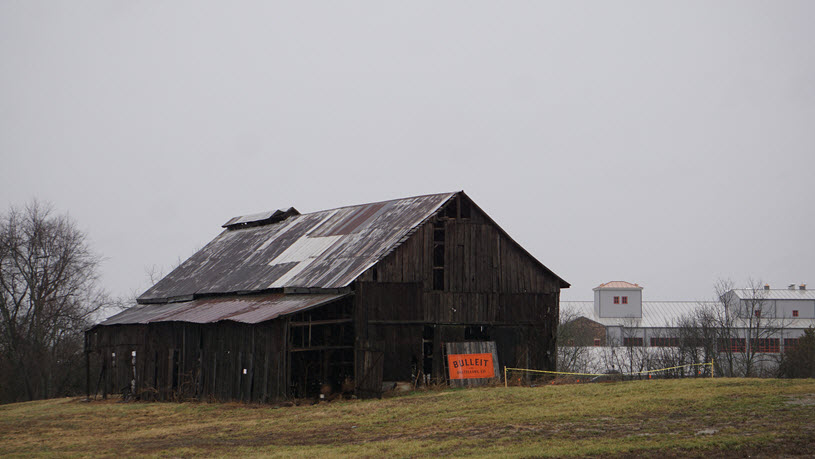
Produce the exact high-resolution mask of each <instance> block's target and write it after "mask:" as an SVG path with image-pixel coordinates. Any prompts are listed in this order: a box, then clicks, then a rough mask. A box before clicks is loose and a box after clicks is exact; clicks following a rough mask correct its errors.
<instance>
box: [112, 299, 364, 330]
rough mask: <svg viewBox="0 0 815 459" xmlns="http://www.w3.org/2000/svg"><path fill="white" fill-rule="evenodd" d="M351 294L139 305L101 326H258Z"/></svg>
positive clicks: (204, 300)
mask: <svg viewBox="0 0 815 459" xmlns="http://www.w3.org/2000/svg"><path fill="white" fill-rule="evenodd" d="M347 295H350V294H349V293H336V294H305V295H298V294H288V295H286V294H283V293H272V294H266V295H253V296H238V297H229V298H207V299H200V300H194V301H184V302H179V303H165V304H148V305H143V304H140V305H136V306H134V307H132V308H129V309H127V310H125V311H122V312H120V313H119V314H116V315H115V316H112V317H109V318H108V319H107V320H105V321H103V322H102V323H100V324H99V325H123V324H148V323H155V322H190V323H197V324H203V323H212V322H220V321H225V320H231V321H233V322H242V323H246V324H256V323H260V322H265V321H267V320H272V319H274V318H277V317H279V316H282V315H286V314H292V313H294V312H299V311H304V310H306V309H311V308H314V307H317V306H322V305H324V304H326V303H330V302H333V301H335V300H338V299H340V298H342V297H345V296H347Z"/></svg>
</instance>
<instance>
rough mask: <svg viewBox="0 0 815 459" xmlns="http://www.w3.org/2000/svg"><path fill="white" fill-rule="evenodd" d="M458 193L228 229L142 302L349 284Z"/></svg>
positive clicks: (374, 204) (388, 202)
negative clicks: (270, 289)
mask: <svg viewBox="0 0 815 459" xmlns="http://www.w3.org/2000/svg"><path fill="white" fill-rule="evenodd" d="M455 195H456V193H442V194H434V195H426V196H416V197H412V198H404V199H396V200H392V201H384V202H378V203H372V204H362V205H358V206H350V207H343V208H338V209H330V210H324V211H320V212H314V213H310V214H303V215H294V216H289V217H288V218H286V219H285V220H283V221H280V222H277V223H272V224H266V225H261V226H249V227H245V228H244V227H235V228H233V229H227V230H225V231H224V232H222V233H221V234H220V235H219V236H218V237H216V238H215V239H214V240H213V241H212V242H210V243H209V244H207V245H206V246H205V247H204V248H203V249H201V250H200V251H198V252H197V253H196V254H195V255H193V256H192V257H190V258H189V259H188V260H187V261H185V262H184V263H182V264H181V266H179V267H178V268H176V269H175V270H173V272H171V273H170V274H169V275H167V276H166V277H165V278H163V279H162V280H160V281H159V282H158V283H156V285H154V286H153V287H151V288H150V289H148V290H147V291H146V292H145V293H144V294H142V295H141V296H140V297H139V302H141V303H157V302H164V301H166V300H168V299H172V298H179V297H185V296H190V295H206V294H214V293H232V292H250V291H259V290H265V289H268V288H281V287H305V288H342V287H346V286H347V285H348V284H349V283H351V282H352V281H353V280H354V279H356V278H357V277H358V276H359V275H360V274H362V272H364V270H365V269H367V268H368V267H369V266H371V265H373V264H374V263H376V262H377V261H378V260H380V259H381V257H383V256H384V255H386V254H388V253H389V252H390V251H392V250H393V249H394V248H395V247H396V246H398V244H399V243H401V242H402V241H403V240H404V238H405V236H406V235H408V234H410V233H411V232H412V231H414V230H415V228H416V227H417V226H418V225H420V224H421V223H423V222H424V221H425V220H426V219H428V218H430V217H431V216H432V215H434V214H435V212H436V211H438V210H439V209H440V208H441V207H442V206H443V205H444V204H445V203H446V202H447V201H448V200H449V199H450V198H452V197H454V196H455ZM251 217H252V219H254V218H260V217H263V215H260V216H258V215H255V216H251ZM236 218H237V219H238V220H236V221H240V218H241V217H236ZM233 220H235V219H233ZM233 220H230V222H233ZM233 223H234V222H233ZM301 263H306V264H305V265H300V264H301Z"/></svg>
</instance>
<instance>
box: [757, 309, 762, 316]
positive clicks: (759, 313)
mask: <svg viewBox="0 0 815 459" xmlns="http://www.w3.org/2000/svg"><path fill="white" fill-rule="evenodd" d="M756 317H761V309H756Z"/></svg>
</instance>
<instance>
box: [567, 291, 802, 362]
mask: <svg viewBox="0 0 815 459" xmlns="http://www.w3.org/2000/svg"><path fill="white" fill-rule="evenodd" d="M593 290H594V301H561V302H560V311H561V322H563V323H567V324H568V323H572V324H574V325H578V327H577V328H579V330H580V335H581V336H571V337H570V338H569V339H568V341H569V342H565V343H563V342H562V343H559V346H565V347H569V346H583V347H586V346H588V347H599V348H606V349H608V348H611V349H614V348H618V349H619V348H629V349H630V348H632V347H633V348H638V349H641V351H640V354H642V355H645V354H647V353H648V352H651V353H655V352H659V351H660V349H661V348H662V349H664V348H672V347H678V346H679V345H680V340H681V339H682V335H683V333H682V324H683V322H684V321H686V320H687V319H689V318H691V317H694V316H696V317H698V316H699V312H700V311H703V310H704V311H707V312H708V313H709V314H711V315H716V317H718V318H719V320H720V322H719V324H720V328H719V329H718V330H717V331H716V332H715V336H716V338H715V343H716V344H715V346H716V352H718V353H721V352H723V351H728V350H729V351H733V353H746V354H752V355H755V354H761V355H760V356H759V357H761V360H763V361H766V362H772V361H775V362H777V361H778V357H779V356H780V355H781V353H782V352H783V351H784V349H785V348H789V347H791V346H795V345H796V344H797V339H798V337H800V336H801V335H802V334H803V333H804V330H806V329H807V328H809V327H815V291H813V290H807V288H806V285H805V284H800V285H795V284H791V285H790V286H788V287H787V288H784V289H772V288H770V286H769V285H765V286H763V288H761V287H759V288H755V289H732V290H729V291H727V292H726V293H725V294H724V295H723V296H722V299H721V301H643V287H642V286H640V285H638V284H632V283H629V282H625V281H613V282H607V283H604V284H601V285H599V286H597V287H596V288H594V289H593ZM725 305H727V309H728V311H729V314H728V315H727V316H726V317H728V318H729V320H728V326H727V331H726V333H724V332H722V329H721V319H722V317H725V316H724V310H725ZM685 323H686V322H685ZM723 336H725V337H723ZM602 352H603V351H601V350H599V349H597V350H595V351H593V355H598V354H599V353H602ZM595 360H596V359H595ZM591 367H592V368H594V369H595V370H596V369H598V368H602V367H603V365H602V363H598V362H594V363H593V364H592V365H591Z"/></svg>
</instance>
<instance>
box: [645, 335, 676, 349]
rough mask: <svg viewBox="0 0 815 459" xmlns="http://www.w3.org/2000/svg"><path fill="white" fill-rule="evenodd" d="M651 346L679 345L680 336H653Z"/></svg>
mask: <svg viewBox="0 0 815 459" xmlns="http://www.w3.org/2000/svg"><path fill="white" fill-rule="evenodd" d="M651 346H655V347H679V338H677V337H675V336H672V337H666V338H662V337H660V338H651Z"/></svg>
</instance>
